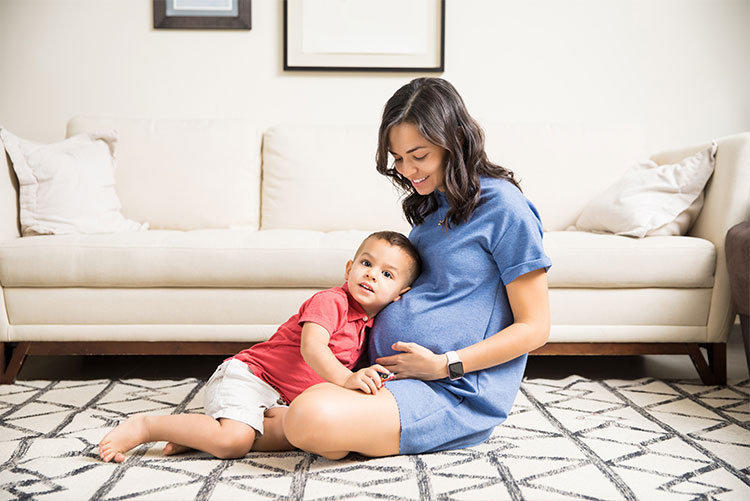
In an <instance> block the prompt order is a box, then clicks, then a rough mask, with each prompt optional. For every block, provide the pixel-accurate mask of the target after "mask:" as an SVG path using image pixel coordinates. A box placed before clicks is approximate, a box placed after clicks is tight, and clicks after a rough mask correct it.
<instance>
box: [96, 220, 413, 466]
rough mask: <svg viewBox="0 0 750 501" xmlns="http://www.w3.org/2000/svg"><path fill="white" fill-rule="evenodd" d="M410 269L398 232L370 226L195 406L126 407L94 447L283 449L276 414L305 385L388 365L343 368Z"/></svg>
mask: <svg viewBox="0 0 750 501" xmlns="http://www.w3.org/2000/svg"><path fill="white" fill-rule="evenodd" d="M420 270H421V261H420V258H419V254H418V253H417V250H416V249H415V248H414V247H413V246H412V244H411V242H409V239H408V238H406V237H405V236H404V235H402V234H401V233H396V232H391V231H381V232H377V233H373V234H372V235H370V236H368V237H367V238H366V239H365V240H364V241H363V242H362V244H361V245H360V247H359V249H357V252H356V253H355V255H354V260H352V261H348V262H347V263H346V271H345V275H344V277H345V280H346V283H345V284H344V285H343V286H342V287H334V288H333V289H328V290H325V291H322V292H318V293H316V294H314V295H313V296H312V297H311V298H310V299H308V300H307V301H305V302H304V303H303V304H302V306H301V307H300V310H299V312H298V313H297V314H296V315H293V316H292V317H291V318H290V319H289V320H287V321H286V323H284V324H283V325H282V326H281V327H279V329H278V330H277V331H276V333H275V334H274V335H273V336H271V338H270V339H269V340H268V341H266V342H263V343H259V344H256V345H254V346H252V347H251V348H249V349H247V350H244V351H242V352H240V353H238V354H237V355H235V356H234V357H232V358H230V359H227V360H226V361H224V363H222V364H221V365H220V366H219V367H218V368H217V369H216V372H214V374H213V376H211V379H209V381H208V383H207V384H206V388H205V404H204V407H205V412H206V413H205V414H171V415H167V416H149V415H146V414H138V415H134V416H131V417H129V418H128V419H127V420H126V421H125V422H124V423H121V424H120V425H119V426H118V427H117V428H115V429H114V430H112V431H110V432H109V433H108V434H107V435H106V436H105V437H104V438H103V439H102V441H101V442H100V443H99V456H100V457H101V458H102V459H103V460H104V461H111V460H114V461H115V462H118V463H119V462H122V461H124V460H125V456H124V454H123V453H125V452H127V451H129V450H130V449H132V448H134V447H136V446H138V445H140V444H143V443H147V442H158V441H167V442H169V443H168V444H167V446H166V447H165V448H164V453H165V454H177V453H179V452H184V451H185V450H189V449H199V450H202V451H205V452H208V453H210V454H212V455H214V456H216V457H218V458H222V459H226V458H238V457H242V456H244V455H245V454H247V453H248V452H249V451H250V450H287V449H291V448H292V446H291V445H290V444H289V442H288V441H287V440H286V438H285V437H284V432H283V428H282V418H283V415H284V414H285V413H286V411H287V408H288V405H289V403H291V401H292V400H294V398H295V397H297V395H299V394H300V393H302V392H303V391H304V390H305V389H306V388H308V387H310V386H312V385H314V384H318V383H322V382H325V381H330V382H331V383H334V384H337V385H339V386H343V387H344V388H350V389H353V390H360V391H362V392H364V393H376V392H377V391H378V389H379V388H381V387H382V385H383V382H382V378H381V375H380V373H387V372H388V371H387V370H386V369H384V368H383V367H381V366H380V365H373V366H370V367H366V368H364V369H361V370H358V371H356V372H352V370H351V369H352V368H354V366H355V364H356V363H357V361H358V360H359V358H360V356H361V355H362V354H363V352H364V351H365V349H366V347H367V343H366V332H365V329H366V328H368V327H370V326H371V325H372V318H373V317H374V316H375V315H376V314H377V313H378V312H379V311H380V310H382V309H383V308H384V307H385V306H386V305H387V304H389V303H390V302H392V301H398V300H399V299H400V298H401V295H402V294H403V293H405V292H406V291H408V290H409V288H410V285H411V283H412V282H413V281H414V279H415V278H416V277H417V276H418V275H419V273H420ZM264 418H265V420H264ZM264 426H265V430H264Z"/></svg>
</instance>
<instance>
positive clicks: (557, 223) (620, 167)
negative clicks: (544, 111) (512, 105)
mask: <svg viewBox="0 0 750 501" xmlns="http://www.w3.org/2000/svg"><path fill="white" fill-rule="evenodd" d="M482 125H483V126H484V131H485V136H486V150H487V155H488V156H489V158H490V160H492V161H493V162H495V163H499V164H500V165H502V166H503V167H506V168H509V169H511V170H512V171H513V172H514V173H515V174H516V177H517V178H518V179H520V181H521V188H522V189H523V192H524V194H525V195H526V196H527V197H528V198H529V199H530V200H531V201H532V202H534V205H536V207H537V209H539V214H540V215H541V217H542V224H543V225H544V229H545V230H546V231H556V230H564V229H565V228H567V227H568V226H570V225H572V224H574V223H575V221H576V219H577V218H578V215H579V214H580V213H581V211H582V210H583V207H584V206H585V205H586V203H587V202H588V201H589V200H590V199H591V197H592V196H594V194H596V193H599V192H600V191H602V190H604V189H605V188H606V187H607V186H609V185H610V184H611V183H612V180H614V179H617V178H619V177H620V176H621V175H622V173H623V172H625V170H627V168H628V167H630V165H632V163H633V162H634V161H636V160H638V159H639V158H644V157H645V156H646V146H645V139H644V134H643V131H642V130H641V129H639V128H638V127H634V126H630V125H627V124H622V125H616V124H611V125H607V126H601V127H591V126H584V125H574V124H544V123H499V122H498V123H496V122H488V123H483V124H482Z"/></svg>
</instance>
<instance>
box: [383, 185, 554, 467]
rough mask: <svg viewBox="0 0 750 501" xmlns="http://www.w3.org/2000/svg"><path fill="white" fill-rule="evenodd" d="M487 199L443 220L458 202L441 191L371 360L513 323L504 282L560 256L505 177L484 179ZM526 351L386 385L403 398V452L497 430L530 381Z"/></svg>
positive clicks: (458, 342)
mask: <svg viewBox="0 0 750 501" xmlns="http://www.w3.org/2000/svg"><path fill="white" fill-rule="evenodd" d="M480 183H481V200H480V203H479V205H478V206H477V208H476V209H475V210H474V213H473V214H472V216H471V218H470V219H469V221H467V222H465V223H462V224H460V225H454V226H453V227H451V228H450V229H447V228H446V225H445V224H443V225H442V226H440V225H438V221H440V220H441V219H442V218H443V217H445V213H446V212H447V210H448V208H449V204H448V202H447V200H446V198H445V195H444V194H442V193H440V192H436V193H437V195H438V199H439V205H438V210H437V211H435V212H433V213H432V214H430V215H429V216H427V218H425V220H424V222H423V223H422V224H420V225H418V226H415V227H414V228H413V229H412V231H411V233H410V234H409V239H410V240H411V241H412V242H413V243H414V244H415V245H416V247H417V249H419V252H420V255H421V256H422V260H423V268H422V274H421V275H420V276H419V278H417V280H416V281H415V282H414V284H412V289H411V290H410V291H409V292H407V293H406V294H404V295H403V297H402V298H401V300H400V301H397V302H395V303H391V304H390V305H388V306H387V307H386V308H385V309H383V310H382V311H381V312H380V313H378V315H377V317H375V324H374V325H373V328H372V331H371V334H370V341H369V353H370V359H371V362H373V363H374V361H375V359H376V358H378V357H383V356H388V355H393V354H395V353H396V352H395V351H394V350H393V349H392V348H391V346H392V345H393V343H395V342H396V341H405V342H414V343H417V344H419V345H422V346H424V347H426V348H429V349H430V350H432V351H433V352H435V353H445V352H446V351H450V350H459V349H461V348H464V347H466V346H469V345H472V344H475V343H478V342H479V341H481V340H483V339H485V338H487V337H490V336H492V335H493V334H495V333H497V332H498V331H500V330H502V329H504V328H505V327H507V326H508V325H510V324H512V323H513V313H512V312H511V309H510V305H509V303H508V297H507V294H506V290H505V285H506V284H508V283H510V282H512V281H513V280H515V279H516V278H518V277H519V276H521V275H523V274H525V273H528V272H530V271H533V270H537V269H540V268H544V269H547V268H549V266H550V265H551V262H550V260H549V258H548V257H547V255H546V254H545V253H544V248H543V246H542V225H541V221H540V219H539V214H538V212H537V210H536V208H535V207H534V206H533V204H532V203H531V202H529V201H528V200H527V199H526V197H525V196H524V195H523V194H522V193H521V191H520V190H518V188H516V187H515V186H513V185H512V184H511V183H510V182H508V181H506V180H503V179H494V178H485V177H482V178H481V179H480ZM525 367H526V355H522V356H520V357H518V358H516V359H515V360H511V361H509V362H506V363H504V364H502V365H498V366H495V367H492V368H489V369H485V370H482V371H476V372H471V373H467V374H466V376H464V377H463V378H462V379H460V380H458V381H453V382H452V381H450V380H448V379H447V378H446V379H441V380H437V381H420V380H416V379H403V380H394V381H389V382H388V383H386V387H387V388H388V390H390V391H391V393H393V395H394V397H395V398H396V402H397V403H398V409H399V415H400V419H401V445H400V451H401V453H402V454H417V453H422V452H433V451H439V450H443V449H455V448H462V447H469V446H471V445H476V444H479V443H481V442H484V441H485V440H487V438H489V436H490V434H491V433H492V430H493V429H494V427H495V426H497V425H498V424H500V423H502V422H503V421H505V419H506V418H507V417H508V412H509V411H510V408H511V406H512V405H513V401H514V400H515V397H516V393H517V392H518V389H519V387H520V384H521V378H522V377H523V373H524V369H525Z"/></svg>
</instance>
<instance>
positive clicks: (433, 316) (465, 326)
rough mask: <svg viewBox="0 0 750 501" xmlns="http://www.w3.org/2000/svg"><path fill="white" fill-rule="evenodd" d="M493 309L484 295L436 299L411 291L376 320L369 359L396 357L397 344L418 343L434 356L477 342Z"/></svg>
mask: <svg viewBox="0 0 750 501" xmlns="http://www.w3.org/2000/svg"><path fill="white" fill-rule="evenodd" d="M493 306H494V305H493V301H492V300H491V299H490V300H488V299H487V298H486V297H481V295H476V296H474V297H468V298H467V297H464V298H460V299H457V298H450V297H445V298H442V299H439V300H436V299H435V298H434V297H431V298H430V297H427V296H426V295H422V294H419V291H417V290H411V291H409V292H407V293H406V294H404V296H403V297H402V299H401V300H400V301H396V302H395V303H391V304H390V305H388V306H387V307H386V308H384V309H383V310H382V311H381V312H380V313H378V315H377V316H376V317H375V322H374V324H373V327H372V329H371V330H370V339H369V353H370V360H371V361H373V360H375V359H376V358H378V357H383V356H388V355H392V354H394V353H395V352H394V351H393V349H392V348H391V346H392V345H393V343H395V342H397V341H403V342H407V343H417V344H419V345H421V346H424V347H425V348H428V349H429V350H431V351H433V352H435V353H444V352H446V351H449V350H457V349H460V348H463V347H465V346H469V345H471V344H474V343H477V342H479V341H481V340H482V339H484V336H485V333H486V332H487V330H488V328H489V327H490V326H489V322H490V318H491V317H492V312H493ZM498 330H499V329H498ZM495 332H497V331H495Z"/></svg>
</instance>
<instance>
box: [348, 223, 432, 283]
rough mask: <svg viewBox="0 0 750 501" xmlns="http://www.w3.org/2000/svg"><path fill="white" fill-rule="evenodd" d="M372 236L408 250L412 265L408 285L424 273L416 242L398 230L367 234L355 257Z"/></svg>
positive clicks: (405, 250)
mask: <svg viewBox="0 0 750 501" xmlns="http://www.w3.org/2000/svg"><path fill="white" fill-rule="evenodd" d="M371 238H377V239H378V240H385V241H386V242H388V243H389V244H391V245H392V246H394V247H398V248H399V249H401V250H403V251H404V252H406V254H407V255H408V256H409V257H410V258H411V261H412V266H411V267H410V269H409V272H410V273H409V277H408V280H407V281H406V285H411V283H412V282H414V280H416V279H417V277H418V276H419V274H420V273H422V258H421V257H420V256H419V251H417V248H416V247H414V244H412V243H411V240H409V239H408V238H407V237H406V236H405V235H404V234H402V233H399V232H397V231H376V232H375V233H371V234H370V235H368V236H367V238H365V239H364V240H362V243H361V244H360V245H359V248H358V249H357V252H356V253H355V254H354V255H355V257H356V256H358V255H359V253H360V252H361V251H362V246H363V245H365V242H367V241H368V240H370V239H371Z"/></svg>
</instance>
